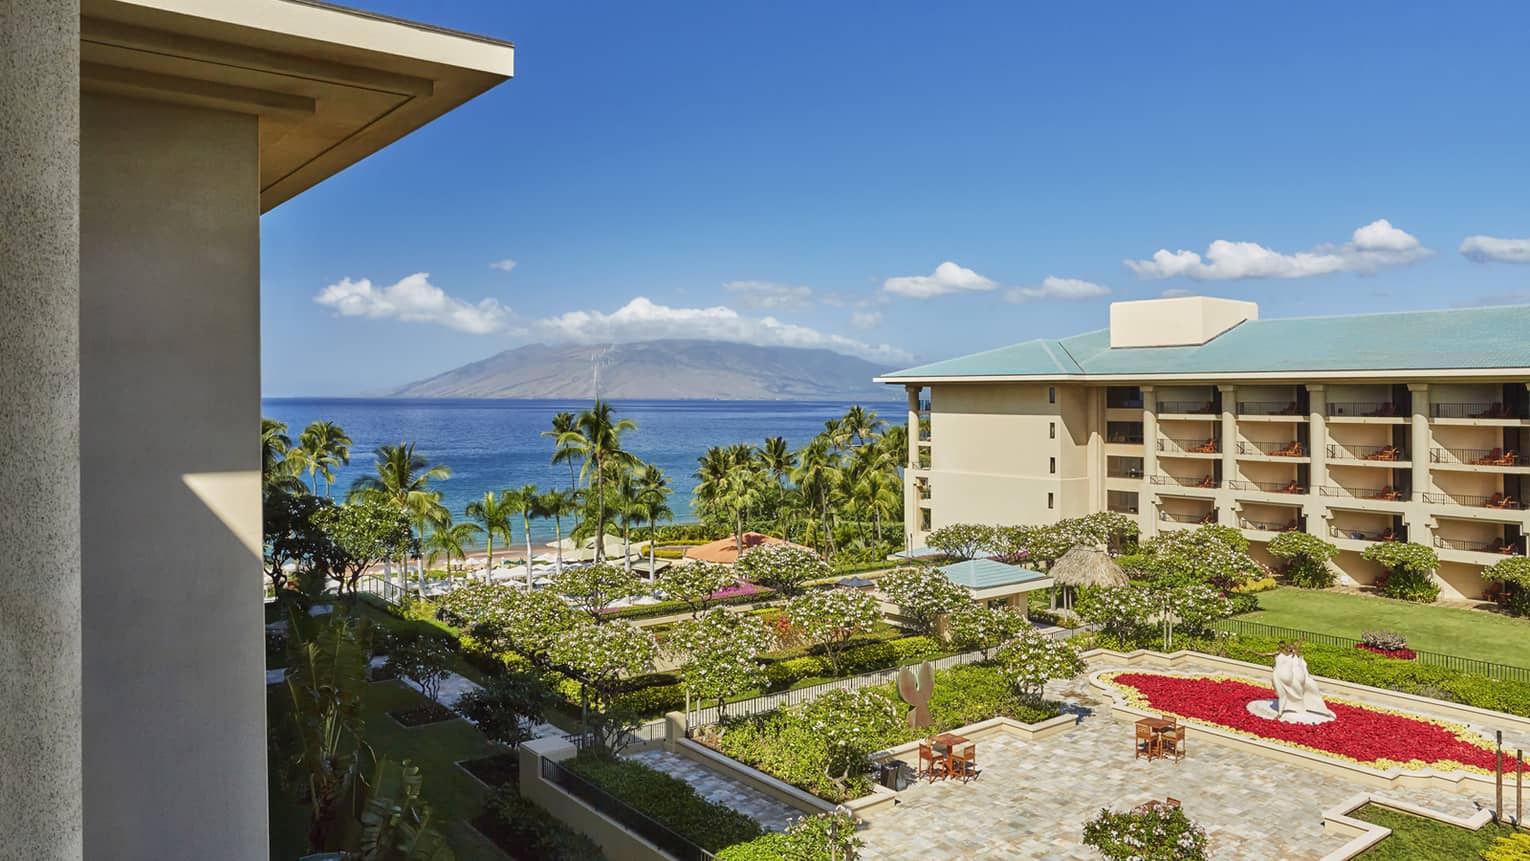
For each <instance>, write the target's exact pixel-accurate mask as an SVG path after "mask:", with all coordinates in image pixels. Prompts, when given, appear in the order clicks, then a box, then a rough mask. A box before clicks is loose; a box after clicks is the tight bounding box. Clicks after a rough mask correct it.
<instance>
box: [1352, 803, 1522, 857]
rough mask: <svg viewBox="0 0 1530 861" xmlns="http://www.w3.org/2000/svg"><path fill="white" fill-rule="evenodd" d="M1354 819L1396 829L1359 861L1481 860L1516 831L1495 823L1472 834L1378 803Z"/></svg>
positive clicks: (1361, 855) (1362, 811)
mask: <svg viewBox="0 0 1530 861" xmlns="http://www.w3.org/2000/svg"><path fill="white" fill-rule="evenodd" d="M1350 816H1353V817H1354V818H1356V819H1359V820H1362V821H1365V822H1369V823H1371V824H1373V825H1380V826H1382V827H1385V828H1390V829H1392V834H1391V835H1390V836H1389V837H1387V838H1386V839H1385V840H1382V841H1381V842H1380V843H1378V844H1376V845H1375V846H1373V847H1371V848H1370V849H1367V850H1366V851H1365V852H1362V853H1361V854H1360V855H1358V856H1356V857H1357V859H1359V861H1424V859H1431V861H1456V859H1462V861H1477V859H1478V858H1479V857H1481V856H1480V855H1479V854H1478V853H1480V852H1481V851H1482V850H1483V849H1486V848H1488V847H1489V846H1491V845H1492V843H1493V841H1494V840H1496V839H1498V838H1499V837H1504V836H1507V835H1508V834H1510V833H1512V832H1513V831H1514V828H1513V826H1509V825H1494V824H1493V823H1491V822H1489V823H1488V824H1486V825H1484V826H1482V828H1481V829H1480V830H1477V831H1469V830H1467V829H1465V828H1462V827H1460V826H1457V825H1450V824H1448V823H1445V822H1440V821H1438V820H1435V819H1426V818H1424V817H1422V816H1415V815H1413V814H1411V813H1403V812H1402V811H1399V810H1393V809H1391V808H1389V807H1382V806H1380V805H1376V804H1367V805H1365V806H1364V807H1361V808H1360V809H1358V810H1356V811H1355V812H1353V813H1351V814H1350Z"/></svg>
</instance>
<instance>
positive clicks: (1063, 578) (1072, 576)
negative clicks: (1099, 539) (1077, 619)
mask: <svg viewBox="0 0 1530 861" xmlns="http://www.w3.org/2000/svg"><path fill="white" fill-rule="evenodd" d="M1047 573H1048V574H1050V575H1051V576H1052V580H1053V581H1054V582H1055V583H1056V584H1057V585H1059V586H1062V587H1063V607H1064V609H1070V608H1072V606H1073V600H1072V597H1073V595H1072V593H1073V590H1074V589H1077V588H1078V587H1080V586H1106V587H1108V586H1125V585H1127V584H1128V583H1129V582H1130V581H1129V580H1128V579H1127V577H1126V572H1125V571H1122V570H1121V566H1120V565H1117V564H1116V560H1114V559H1112V558H1110V554H1109V553H1106V552H1105V548H1103V547H1075V548H1073V549H1072V550H1069V551H1068V552H1067V553H1064V554H1063V555H1062V558H1061V559H1058V560H1057V562H1055V563H1054V564H1053V565H1052V568H1051V570H1049V571H1048V572H1047Z"/></svg>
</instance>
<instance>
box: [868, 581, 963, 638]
mask: <svg viewBox="0 0 1530 861" xmlns="http://www.w3.org/2000/svg"><path fill="white" fill-rule="evenodd" d="M877 591H878V592H881V593H882V594H883V595H886V596H887V597H888V599H889V600H891V601H892V602H893V603H894V604H897V605H898V609H899V610H901V611H902V613H903V615H904V616H906V617H908V618H909V619H910V620H911V621H912V622H913V623H914V627H915V628H916V629H917V630H918V631H919V632H920V633H921V634H929V633H933V632H934V630H935V621H936V619H938V618H939V617H940V616H942V615H944V614H946V613H950V612H952V611H954V610H960V609H961V608H963V607H969V606H971V605H972V595H971V593H969V592H968V591H967V590H966V589H965V588H964V587H962V586H958V585H957V584H955V583H952V582H951V580H950V579H949V578H947V577H946V575H945V574H943V573H941V572H940V571H938V570H936V569H934V568H899V569H898V570H896V571H891V572H889V573H887V574H884V575H882V577H881V578H880V579H879V580H877Z"/></svg>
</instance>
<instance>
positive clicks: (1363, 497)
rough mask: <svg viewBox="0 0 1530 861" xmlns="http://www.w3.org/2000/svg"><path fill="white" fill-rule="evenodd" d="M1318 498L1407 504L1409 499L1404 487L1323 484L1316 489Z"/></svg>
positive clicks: (1409, 495) (1409, 496)
mask: <svg viewBox="0 0 1530 861" xmlns="http://www.w3.org/2000/svg"><path fill="white" fill-rule="evenodd" d="M1317 491H1318V496H1323V497H1327V498H1329V499H1353V500H1359V501H1363V502H1407V501H1409V500H1410V499H1411V494H1409V493H1408V489H1407V488H1406V487H1394V486H1393V485H1390V484H1384V485H1382V486H1380V487H1356V486H1353V485H1338V484H1325V485H1321V486H1319V487H1318V489H1317Z"/></svg>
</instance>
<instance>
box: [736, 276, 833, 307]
mask: <svg viewBox="0 0 1530 861" xmlns="http://www.w3.org/2000/svg"><path fill="white" fill-rule="evenodd" d="M723 289H724V290H726V291H728V292H729V293H732V294H734V295H735V296H737V297H738V298H739V301H740V302H743V303H744V306H745V307H748V308H759V309H761V310H764V311H794V310H798V309H801V308H806V307H808V306H809V305H811V304H812V303H813V288H811V287H804V286H797V287H793V286H791V285H790V284H777V283H776V282H774V281H729V282H728V283H726V284H724V285H723Z"/></svg>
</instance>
